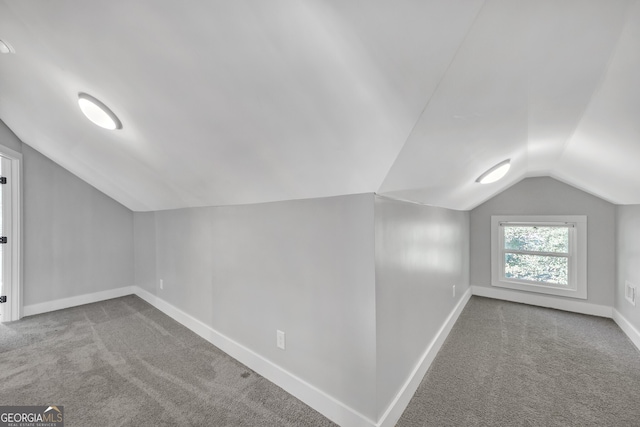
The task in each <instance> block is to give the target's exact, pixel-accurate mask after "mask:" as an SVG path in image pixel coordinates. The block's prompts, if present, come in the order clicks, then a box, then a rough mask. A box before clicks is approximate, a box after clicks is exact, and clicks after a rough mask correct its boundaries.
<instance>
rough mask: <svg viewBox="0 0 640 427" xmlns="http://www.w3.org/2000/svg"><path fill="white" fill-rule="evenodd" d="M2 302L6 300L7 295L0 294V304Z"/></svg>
mask: <svg viewBox="0 0 640 427" xmlns="http://www.w3.org/2000/svg"><path fill="white" fill-rule="evenodd" d="M3 302H7V296H6V295H2V296H0V304H2V303H3Z"/></svg>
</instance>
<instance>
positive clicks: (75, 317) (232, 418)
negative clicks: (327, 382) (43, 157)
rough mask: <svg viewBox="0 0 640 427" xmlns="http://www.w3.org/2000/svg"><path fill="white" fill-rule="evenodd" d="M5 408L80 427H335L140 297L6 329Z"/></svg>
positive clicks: (1, 371) (0, 352)
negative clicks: (47, 410)
mask: <svg viewBox="0 0 640 427" xmlns="http://www.w3.org/2000/svg"><path fill="white" fill-rule="evenodd" d="M0 405H63V406H64V413H65V425H67V426H69V427H72V426H98V425H100V426H189V425H193V426H314V427H315V426H334V425H335V424H333V423H331V422H330V421H329V420H327V419H326V418H324V417H323V416H322V415H320V414H319V413H318V412H316V411H314V410H313V409H311V408H309V407H308V406H306V405H305V404H303V403H302V402H300V401H299V400H297V399H296V398H294V397H292V396H291V395H289V394H288V393H286V392H285V391H283V390H282V389H280V388H279V387H277V386H276V385H274V384H273V383H271V382H269V381H267V380H266V379H264V378H263V377H261V376H260V375H258V374H256V373H255V372H253V371H251V370H250V369H248V368H246V367H245V366H243V365H242V364H240V363H239V362H237V361H235V360H234V359H232V358H231V357H229V356H227V355H226V354H224V353H223V352H221V351H220V350H218V349H217V348H216V347H214V346H213V345H211V344H209V343H208V342H206V341H205V340H203V339H202V338H200V337H198V336H197V335H195V334H194V333H192V332H191V331H189V330H187V329H186V328H184V327H183V326H181V325H180V324H178V323H177V322H175V321H173V320H172V319H170V318H169V317H167V316H166V315H164V314H163V313H161V312H160V311H158V310H156V309H155V308H153V307H152V306H150V305H149V304H147V303H146V302H144V301H143V300H141V299H139V298H138V297H135V296H128V297H123V298H118V299H114V300H110V301H105V302H101V303H96V304H89V305H84V306H81V307H75V308H71V309H66V310H61V311H57V312H53V313H47V314H42V315H38V316H33V317H27V318H24V319H23V320H21V321H18V322H12V323H8V324H0Z"/></svg>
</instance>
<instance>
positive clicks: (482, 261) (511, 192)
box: [470, 177, 616, 306]
mask: <svg viewBox="0 0 640 427" xmlns="http://www.w3.org/2000/svg"><path fill="white" fill-rule="evenodd" d="M491 215H586V216H587V296H588V298H587V301H588V302H590V303H593V304H601V305H607V306H613V295H614V283H615V274H616V273H615V265H616V252H615V251H616V237H615V236H616V232H615V230H616V206H615V205H613V204H611V203H609V202H607V201H605V200H602V199H600V198H598V197H595V196H592V195H590V194H588V193H585V192H584V191H581V190H578V189H577V188H574V187H571V186H570V185H567V184H564V183H562V182H560V181H557V180H555V179H553V178H548V177H542V178H527V179H524V180H522V181H520V182H519V183H517V184H515V185H514V186H512V187H510V188H509V189H507V190H506V191H504V192H502V193H500V194H498V195H497V196H495V197H494V198H492V199H490V200H488V201H487V202H485V203H483V204H482V205H480V206H478V207H476V208H475V209H473V210H472V211H471V263H470V266H471V284H472V285H477V286H485V287H491ZM512 292H520V291H512ZM546 296H548V297H549V298H559V299H563V298H564V297H556V296H552V295H546Z"/></svg>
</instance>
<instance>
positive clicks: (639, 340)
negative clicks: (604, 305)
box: [613, 308, 640, 350]
mask: <svg viewBox="0 0 640 427" xmlns="http://www.w3.org/2000/svg"><path fill="white" fill-rule="evenodd" d="M613 320H614V321H615V322H616V323H617V324H618V326H619V327H620V329H622V332H624V333H625V334H627V336H628V337H629V339H630V340H631V342H632V343H633V344H634V345H635V346H636V347H637V348H638V350H640V331H638V330H637V329H636V328H635V326H633V324H632V323H631V322H629V321H628V320H627V318H626V317H624V316H623V315H622V314H620V312H619V311H618V310H616V309H615V308H614V309H613Z"/></svg>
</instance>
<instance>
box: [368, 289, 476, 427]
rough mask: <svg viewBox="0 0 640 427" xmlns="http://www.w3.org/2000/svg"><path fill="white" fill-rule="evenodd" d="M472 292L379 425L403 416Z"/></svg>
mask: <svg viewBox="0 0 640 427" xmlns="http://www.w3.org/2000/svg"><path fill="white" fill-rule="evenodd" d="M471 294H472V293H471V287H469V289H467V291H466V292H465V293H464V294H463V295H462V298H460V301H459V302H458V304H457V305H456V307H455V308H454V309H453V311H452V312H451V314H449V317H447V320H446V321H445V322H444V324H443V325H442V327H441V328H440V330H439V331H438V333H437V334H436V336H435V338H434V339H433V340H432V341H431V344H430V345H429V347H427V349H426V350H425V352H424V354H423V355H422V357H421V358H420V361H419V362H418V364H417V365H416V367H415V368H414V370H413V372H412V373H411V375H410V376H409V378H408V379H407V381H406V382H405V383H404V385H403V386H402V388H401V389H400V391H399V392H398V394H397V395H396V397H395V399H394V400H393V401H392V402H391V404H390V405H389V407H388V408H387V410H386V411H385V413H384V414H383V415H382V417H381V418H380V421H379V422H378V424H377V427H393V426H395V425H396V423H397V422H398V420H399V419H400V417H401V416H402V413H403V412H404V410H405V409H406V408H407V405H409V401H410V400H411V398H412V397H413V395H414V393H415V392H416V390H417V389H418V386H419V385H420V382H421V381H422V379H423V378H424V376H425V374H426V373H427V370H428V369H429V367H430V366H431V363H432V362H433V360H434V359H435V357H436V355H437V354H438V351H440V348H441V347H442V344H444V340H445V339H446V338H447V336H448V335H449V332H451V328H453V325H454V324H455V323H456V320H458V317H459V316H460V313H462V310H463V309H464V307H465V306H466V305H467V303H468V302H469V299H470V298H471Z"/></svg>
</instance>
